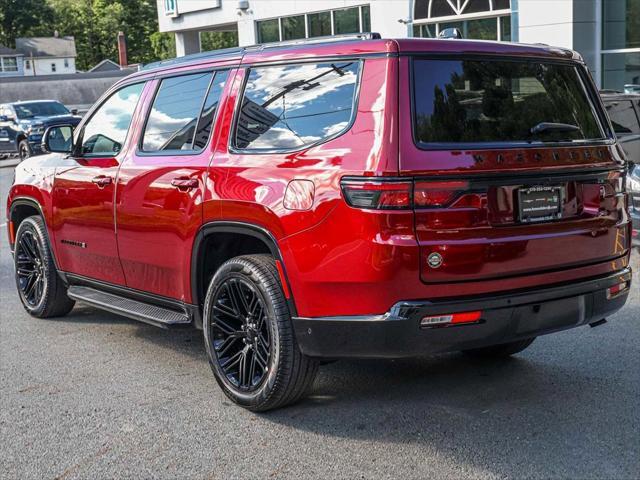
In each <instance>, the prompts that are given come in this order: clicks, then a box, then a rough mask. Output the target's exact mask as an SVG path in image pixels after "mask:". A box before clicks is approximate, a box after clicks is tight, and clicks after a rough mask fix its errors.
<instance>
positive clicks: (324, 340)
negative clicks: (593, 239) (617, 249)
mask: <svg viewBox="0 0 640 480" xmlns="http://www.w3.org/2000/svg"><path fill="white" fill-rule="evenodd" d="M621 282H629V285H630V283H631V270H630V269H624V270H622V271H620V272H616V273H615V274H611V275H607V276H605V277H600V278H596V279H590V280H587V281H583V282H580V283H572V284H567V285H560V286H554V287H549V288H543V289H536V290H527V291H525V292H519V293H511V294H505V295H499V296H491V297H489V296H484V297H480V298H467V299H455V300H449V301H438V302H431V301H407V302H399V303H397V304H396V305H394V307H393V308H392V309H391V310H390V311H389V312H388V313H386V314H384V315H379V316H363V317H357V316H352V317H326V318H294V319H293V324H294V329H295V333H296V339H297V341H298V345H299V346H300V349H301V350H302V352H303V353H304V354H305V355H309V356H312V357H319V358H346V357H357V358H399V357H413V356H419V355H426V354H432V353H440V352H447V351H457V350H465V349H470V348H478V347H483V346H487V345H495V344H499V343H505V342H510V341H514V340H519V339H524V338H530V337H535V336H539V335H544V334H547V333H552V332H556V331H560V330H566V329H569V328H574V327H578V326H580V325H586V324H589V323H593V322H596V321H598V320H601V319H603V318H605V317H607V316H608V315H611V314H613V313H615V312H616V311H617V310H619V309H620V308H621V307H622V306H623V305H624V303H625V302H626V299H627V296H628V293H629V288H627V289H626V290H625V291H623V292H621V293H620V294H618V295H616V296H614V297H613V298H607V288H608V287H611V286H614V285H617V284H619V283H621ZM476 310H481V311H482V320H481V321H480V322H479V323H475V324H467V325H456V326H447V327H439V328H426V329H425V328H422V329H421V328H420V320H421V319H422V318H423V317H424V316H432V315H439V314H450V313H455V312H468V311H476Z"/></svg>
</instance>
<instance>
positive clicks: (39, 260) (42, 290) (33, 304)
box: [13, 215, 75, 318]
mask: <svg viewBox="0 0 640 480" xmlns="http://www.w3.org/2000/svg"><path fill="white" fill-rule="evenodd" d="M15 238H16V239H15V245H14V251H13V263H14V269H15V279H16V286H17V288H18V294H19V296H20V301H21V302H22V305H23V306H24V309H25V310H26V311H27V312H28V313H29V315H31V316H33V317H38V318H48V317H58V316H62V315H66V314H67V313H69V312H70V311H71V309H72V308H73V306H74V304H75V302H74V301H73V300H71V299H70V298H69V297H68V296H67V287H66V285H65V283H64V281H63V280H62V278H61V277H60V275H59V274H58V270H57V269H56V264H55V261H54V259H53V254H52V253H51V249H50V247H49V240H48V236H47V228H46V226H45V224H44V220H42V218H41V217H40V216H37V215H34V216H32V217H27V218H25V219H24V220H23V221H22V222H20V224H19V225H18V230H17V232H16V237H15Z"/></svg>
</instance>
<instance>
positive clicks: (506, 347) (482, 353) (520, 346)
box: [462, 337, 536, 358]
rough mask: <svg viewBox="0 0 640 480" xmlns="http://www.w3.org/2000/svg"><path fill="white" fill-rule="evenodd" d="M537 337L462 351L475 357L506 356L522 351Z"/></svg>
mask: <svg viewBox="0 0 640 480" xmlns="http://www.w3.org/2000/svg"><path fill="white" fill-rule="evenodd" d="M535 339H536V337H533V338H526V339H524V340H518V341H516V342H509V343H501V344H500V345H491V346H489V347H482V348H474V349H471V350H463V351H462V353H464V354H465V355H470V356H473V357H484V358H504V357H509V356H511V355H515V354H516V353H520V352H521V351H523V350H524V349H525V348H527V347H528V346H529V345H531V344H532V343H533V341H534V340H535Z"/></svg>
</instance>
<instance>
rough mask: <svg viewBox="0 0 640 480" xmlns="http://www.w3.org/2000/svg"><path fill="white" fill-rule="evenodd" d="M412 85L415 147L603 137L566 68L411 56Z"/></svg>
mask: <svg viewBox="0 0 640 480" xmlns="http://www.w3.org/2000/svg"><path fill="white" fill-rule="evenodd" d="M413 82H414V98H415V100H414V102H415V109H414V110H415V113H414V125H415V126H414V131H415V137H416V140H417V141H418V142H419V143H423V144H424V143H456V144H459V143H478V142H555V141H573V140H585V139H602V138H603V134H602V132H601V130H600V127H599V124H598V122H597V120H596V118H595V116H594V113H593V110H592V108H591V104H590V101H589V98H588V96H587V93H586V91H585V89H584V87H583V84H582V82H581V79H580V77H579V74H578V71H577V69H576V67H574V66H572V65H565V64H555V63H544V62H536V61H527V62H523V61H491V60H488V61H487V60H483V61H478V60H421V59H420V60H418V59H416V60H415V61H414V73H413ZM542 123H546V124H564V125H563V126H560V125H547V126H546V127H544V128H542V126H541V125H540V124H542ZM536 126H538V128H535V129H534V127H536Z"/></svg>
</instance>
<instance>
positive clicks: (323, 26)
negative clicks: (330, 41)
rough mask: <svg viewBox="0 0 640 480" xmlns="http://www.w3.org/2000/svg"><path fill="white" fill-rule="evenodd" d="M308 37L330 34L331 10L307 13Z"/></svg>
mask: <svg viewBox="0 0 640 480" xmlns="http://www.w3.org/2000/svg"><path fill="white" fill-rule="evenodd" d="M307 22H308V30H309V37H326V36H328V35H331V12H318V13H310V14H309V15H307Z"/></svg>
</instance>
